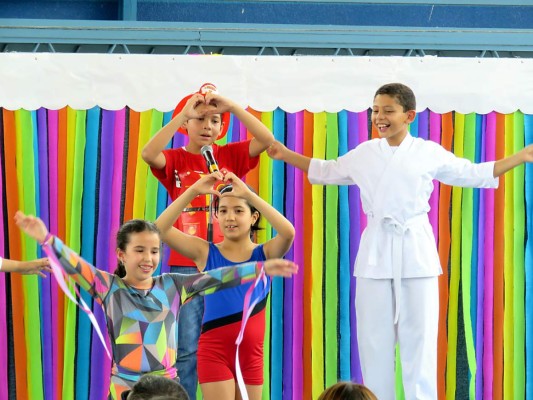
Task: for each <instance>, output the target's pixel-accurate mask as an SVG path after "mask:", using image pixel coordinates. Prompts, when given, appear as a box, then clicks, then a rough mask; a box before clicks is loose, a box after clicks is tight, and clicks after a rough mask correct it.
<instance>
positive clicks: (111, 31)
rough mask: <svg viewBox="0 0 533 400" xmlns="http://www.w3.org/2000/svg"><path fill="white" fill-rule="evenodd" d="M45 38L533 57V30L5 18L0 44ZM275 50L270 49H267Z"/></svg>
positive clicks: (161, 49) (69, 43)
mask: <svg viewBox="0 0 533 400" xmlns="http://www.w3.org/2000/svg"><path fill="white" fill-rule="evenodd" d="M38 44H41V46H38V48H37V50H36V51H45V50H46V48H47V47H48V48H50V46H51V47H52V48H54V51H61V52H73V51H72V50H69V49H71V48H74V47H75V46H78V47H77V49H78V51H80V52H84V51H86V50H84V48H83V47H84V46H85V47H87V48H88V49H91V48H93V49H95V48H98V47H102V46H103V47H104V48H105V47H106V46H109V47H113V49H116V48H117V46H118V47H122V49H123V50H127V51H124V52H128V51H129V52H133V53H146V52H148V51H147V50H146V49H147V48H151V52H156V53H164V54H183V53H184V50H183V49H184V48H187V49H191V48H196V49H193V50H192V52H202V51H203V52H206V53H213V52H214V53H221V52H222V53H223V54H241V53H242V54H274V55H276V54H279V55H292V54H299V55H300V54H316V52H317V51H318V52H319V54H322V53H323V52H326V53H327V54H330V53H331V54H332V55H352V54H354V55H358V54H363V53H368V52H374V53H377V54H381V53H383V52H384V51H392V52H393V53H394V51H398V52H406V53H407V52H409V54H408V55H421V54H422V53H424V54H437V55H441V56H442V55H448V54H447V53H450V54H449V55H453V53H454V52H470V53H472V54H473V55H475V56H478V55H479V54H483V55H485V54H487V52H488V53H489V54H504V55H505V56H511V57H531V55H530V54H529V53H532V52H533V30H524V29H496V30H495V29H490V30H488V29H463V28H461V29H457V28H413V27H382V26H369V27H346V26H330V25H327V26H324V25H312V26H311V25H271V24H217V23H179V24H176V23H165V22H151V23H146V22H142V23H141V22H126V21H67V20H13V19H0V46H1V47H0V49H2V48H3V49H4V51H15V50H16V48H17V46H18V48H21V46H23V45H32V46H37V45H38ZM43 45H44V46H43ZM91 46H92V47H91ZM269 48H270V49H272V51H271V52H266V53H265V51H264V50H261V49H269ZM80 49H81V50H80ZM198 49H200V50H201V51H197V50H198ZM258 49H259V50H258ZM339 49H346V51H340V50H339ZM27 51H31V50H27ZM97 52H102V51H97ZM103 52H108V50H106V51H103ZM187 52H189V50H187ZM187 52H185V54H187ZM320 52H322V53H320ZM413 52H414V54H413ZM439 53H440V54H439Z"/></svg>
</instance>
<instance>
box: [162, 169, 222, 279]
mask: <svg viewBox="0 0 533 400" xmlns="http://www.w3.org/2000/svg"><path fill="white" fill-rule="evenodd" d="M221 179H222V175H221V174H220V172H215V173H213V174H211V175H206V176H204V177H202V178H200V179H199V180H198V181H196V183H195V184H194V185H192V186H191V187H190V188H188V189H187V190H186V191H185V192H184V193H183V194H182V195H181V196H179V197H178V198H177V199H176V200H174V201H173V202H172V204H170V205H169V206H168V207H167V208H166V209H165V211H163V212H162V213H161V215H160V216H159V218H157V220H156V221H155V224H156V225H157V227H158V228H159V230H160V231H161V239H162V240H163V241H164V242H165V243H166V244H168V245H169V246H170V247H172V248H173V249H174V250H176V251H177V252H179V253H181V254H183V255H184V256H185V257H188V258H190V259H191V260H193V261H194V262H195V264H196V265H197V266H198V268H199V269H200V270H202V269H203V268H204V267H205V263H206V261H207V254H208V252H209V243H208V242H207V241H205V240H203V239H200V238H198V237H196V236H192V235H188V234H186V233H184V232H182V231H180V230H179V229H176V228H175V227H174V222H176V220H177V219H178V218H179V216H180V215H181V213H182V212H183V209H184V208H185V207H187V205H188V204H189V203H190V202H191V201H192V200H193V199H194V198H195V197H196V196H198V195H200V194H207V193H211V194H215V195H216V194H218V192H216V191H215V190H214V189H213V185H214V183H215V182H216V181H217V180H221Z"/></svg>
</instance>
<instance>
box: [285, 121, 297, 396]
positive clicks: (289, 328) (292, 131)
mask: <svg viewBox="0 0 533 400" xmlns="http://www.w3.org/2000/svg"><path fill="white" fill-rule="evenodd" d="M295 125H296V117H295V114H290V113H287V134H286V138H287V139H286V140H287V147H288V148H289V149H291V150H294V149H295V141H296V126H295ZM294 171H295V168H294V167H293V166H292V165H288V164H287V177H286V183H285V188H290V189H289V190H286V192H285V193H286V197H285V217H286V218H287V219H288V220H289V221H291V222H292V223H294V208H295V203H294V190H293V188H294V183H295V177H294ZM286 258H287V259H289V260H293V259H294V246H293V247H291V249H290V250H289V252H288V253H287V256H286ZM283 283H284V288H285V290H284V296H283V399H284V400H292V399H293V395H292V393H293V389H294V388H293V372H294V371H293V367H295V366H294V365H293V364H292V360H293V355H292V352H293V339H294V337H293V315H294V311H295V310H294V309H293V305H292V302H293V296H294V294H293V293H294V292H293V286H294V278H293V279H284V282H283Z"/></svg>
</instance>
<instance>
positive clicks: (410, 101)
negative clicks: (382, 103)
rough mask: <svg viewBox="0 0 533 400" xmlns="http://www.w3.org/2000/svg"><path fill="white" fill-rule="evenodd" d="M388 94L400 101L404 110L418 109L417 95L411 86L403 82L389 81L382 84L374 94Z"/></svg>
mask: <svg viewBox="0 0 533 400" xmlns="http://www.w3.org/2000/svg"><path fill="white" fill-rule="evenodd" d="M380 94H386V95H388V96H390V97H392V98H394V99H396V101H397V102H398V104H399V105H401V106H402V107H403V112H407V111H410V110H416V97H415V94H414V93H413V91H412V90H411V88H410V87H409V86H406V85H404V84H403V83H387V84H386V85H383V86H381V87H380V88H379V89H378V90H377V91H376V94H375V95H374V98H376V96H377V95H380Z"/></svg>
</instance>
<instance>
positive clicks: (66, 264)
mask: <svg viewBox="0 0 533 400" xmlns="http://www.w3.org/2000/svg"><path fill="white" fill-rule="evenodd" d="M15 222H16V224H17V225H18V226H19V228H20V229H22V230H23V231H24V232H25V233H26V234H27V235H28V236H30V237H32V238H33V239H35V240H37V242H39V243H40V244H42V245H49V246H50V247H49V248H50V250H51V251H53V253H54V254H55V256H56V257H57V258H58V260H59V265H60V266H61V268H62V269H63V270H64V271H65V272H66V273H67V274H68V275H69V276H70V277H71V278H72V279H73V280H74V281H75V282H76V283H77V284H79V285H80V286H81V287H82V288H83V289H84V290H86V291H87V292H89V293H90V294H91V295H92V296H93V297H95V295H96V293H99V294H105V293H106V291H107V288H108V287H109V282H110V276H112V275H110V274H107V273H104V272H102V271H100V270H98V269H96V267H94V266H93V265H91V264H90V263H88V262H87V261H85V260H84V259H83V258H81V257H80V256H79V255H78V254H77V253H76V252H75V251H74V250H72V249H70V248H69V247H68V246H66V245H65V244H63V242H62V241H61V240H60V239H59V238H57V237H55V236H52V235H49V233H48V229H47V228H46V225H45V224H44V222H43V221H42V220H41V219H40V218H37V217H34V216H31V215H25V214H24V213H22V212H21V211H17V213H16V215H15ZM45 239H46V243H43V242H44V240H45Z"/></svg>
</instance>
